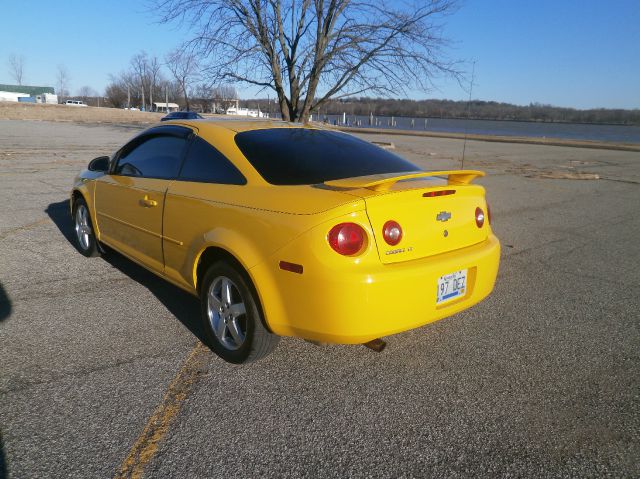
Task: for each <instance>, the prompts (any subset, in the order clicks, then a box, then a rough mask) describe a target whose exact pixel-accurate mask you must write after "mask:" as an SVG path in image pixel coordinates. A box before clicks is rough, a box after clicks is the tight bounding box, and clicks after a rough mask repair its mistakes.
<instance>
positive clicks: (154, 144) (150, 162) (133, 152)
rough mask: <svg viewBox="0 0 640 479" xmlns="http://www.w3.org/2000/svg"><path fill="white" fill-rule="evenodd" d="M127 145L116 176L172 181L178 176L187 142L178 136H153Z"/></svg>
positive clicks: (120, 158)
mask: <svg viewBox="0 0 640 479" xmlns="http://www.w3.org/2000/svg"><path fill="white" fill-rule="evenodd" d="M141 141H142V142H139V141H138V142H134V143H133V144H132V145H131V146H129V145H127V146H126V147H125V148H124V149H123V150H122V153H121V154H120V157H119V158H118V164H117V165H116V168H115V171H114V174H116V175H123V176H140V177H145V178H161V179H172V178H175V177H176V176H178V171H179V170H180V160H181V159H182V151H183V149H184V146H185V143H186V140H185V139H184V138H178V137H176V136H151V137H147V138H143V139H142V140H141Z"/></svg>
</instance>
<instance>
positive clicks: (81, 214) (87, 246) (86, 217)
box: [73, 198, 100, 257]
mask: <svg viewBox="0 0 640 479" xmlns="http://www.w3.org/2000/svg"><path fill="white" fill-rule="evenodd" d="M73 221H74V229H75V232H76V243H77V246H78V250H79V251H80V252H81V253H82V254H83V255H85V256H89V257H91V256H100V250H99V249H98V241H97V240H96V236H95V234H94V232H93V226H92V223H91V214H90V213H89V207H88V206H87V203H86V201H85V200H84V199H83V198H78V199H77V200H76V201H75V202H74V205H73Z"/></svg>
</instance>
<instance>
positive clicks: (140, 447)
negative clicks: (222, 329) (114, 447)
mask: <svg viewBox="0 0 640 479" xmlns="http://www.w3.org/2000/svg"><path fill="white" fill-rule="evenodd" d="M208 351H209V350H208V349H207V347H206V346H205V345H203V344H202V343H201V342H200V341H198V343H197V344H196V345H195V346H194V348H193V349H192V350H191V352H190V353H189V356H188V357H187V359H186V360H185V362H184V364H183V365H182V367H181V368H180V370H179V371H178V374H176V377H175V378H174V379H173V381H171V384H169V388H168V389H167V392H166V393H165V394H164V397H163V398H162V401H161V402H160V404H159V405H158V407H157V408H156V409H155V411H154V412H153V414H152V415H151V417H150V418H149V420H148V421H147V424H146V426H145V428H144V430H143V431H142V434H140V436H139V437H138V439H137V440H136V442H135V444H134V445H133V446H132V447H131V449H130V450H129V454H128V455H127V458H126V459H125V460H124V462H123V463H122V465H121V466H120V469H119V471H118V472H117V473H116V475H115V476H114V479H124V478H129V479H138V478H140V477H142V474H143V472H144V467H145V466H146V465H147V464H148V463H149V461H150V460H151V459H153V457H154V456H155V454H156V452H157V451H158V444H159V443H160V441H162V439H163V438H164V436H165V435H166V434H167V432H168V431H169V426H170V425H171V424H172V423H173V421H174V420H175V418H176V416H177V415H178V413H179V412H180V408H181V407H182V403H183V402H184V400H185V399H186V398H187V396H188V395H189V393H190V392H191V390H192V389H193V386H194V385H195V384H196V382H197V380H198V378H199V377H200V376H202V374H203V370H204V368H203V359H205V358H206V355H205V353H207V352H208Z"/></svg>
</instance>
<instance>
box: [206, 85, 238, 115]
mask: <svg viewBox="0 0 640 479" xmlns="http://www.w3.org/2000/svg"><path fill="white" fill-rule="evenodd" d="M211 94H212V97H213V101H214V103H215V104H216V106H217V107H218V108H220V109H222V110H224V111H227V110H228V109H229V108H230V107H232V106H234V105H235V104H236V100H237V99H238V92H237V90H236V89H235V87H233V86H231V85H224V84H223V85H218V86H216V87H215V88H213V90H212V92H211Z"/></svg>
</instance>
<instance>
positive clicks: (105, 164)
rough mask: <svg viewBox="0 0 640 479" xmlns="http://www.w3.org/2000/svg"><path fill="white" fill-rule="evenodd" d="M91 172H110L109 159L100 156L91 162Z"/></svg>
mask: <svg viewBox="0 0 640 479" xmlns="http://www.w3.org/2000/svg"><path fill="white" fill-rule="evenodd" d="M89 171H101V172H104V173H106V172H107V171H109V157H108V156H99V157H98V158H94V159H93V160H91V161H90V162H89Z"/></svg>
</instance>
